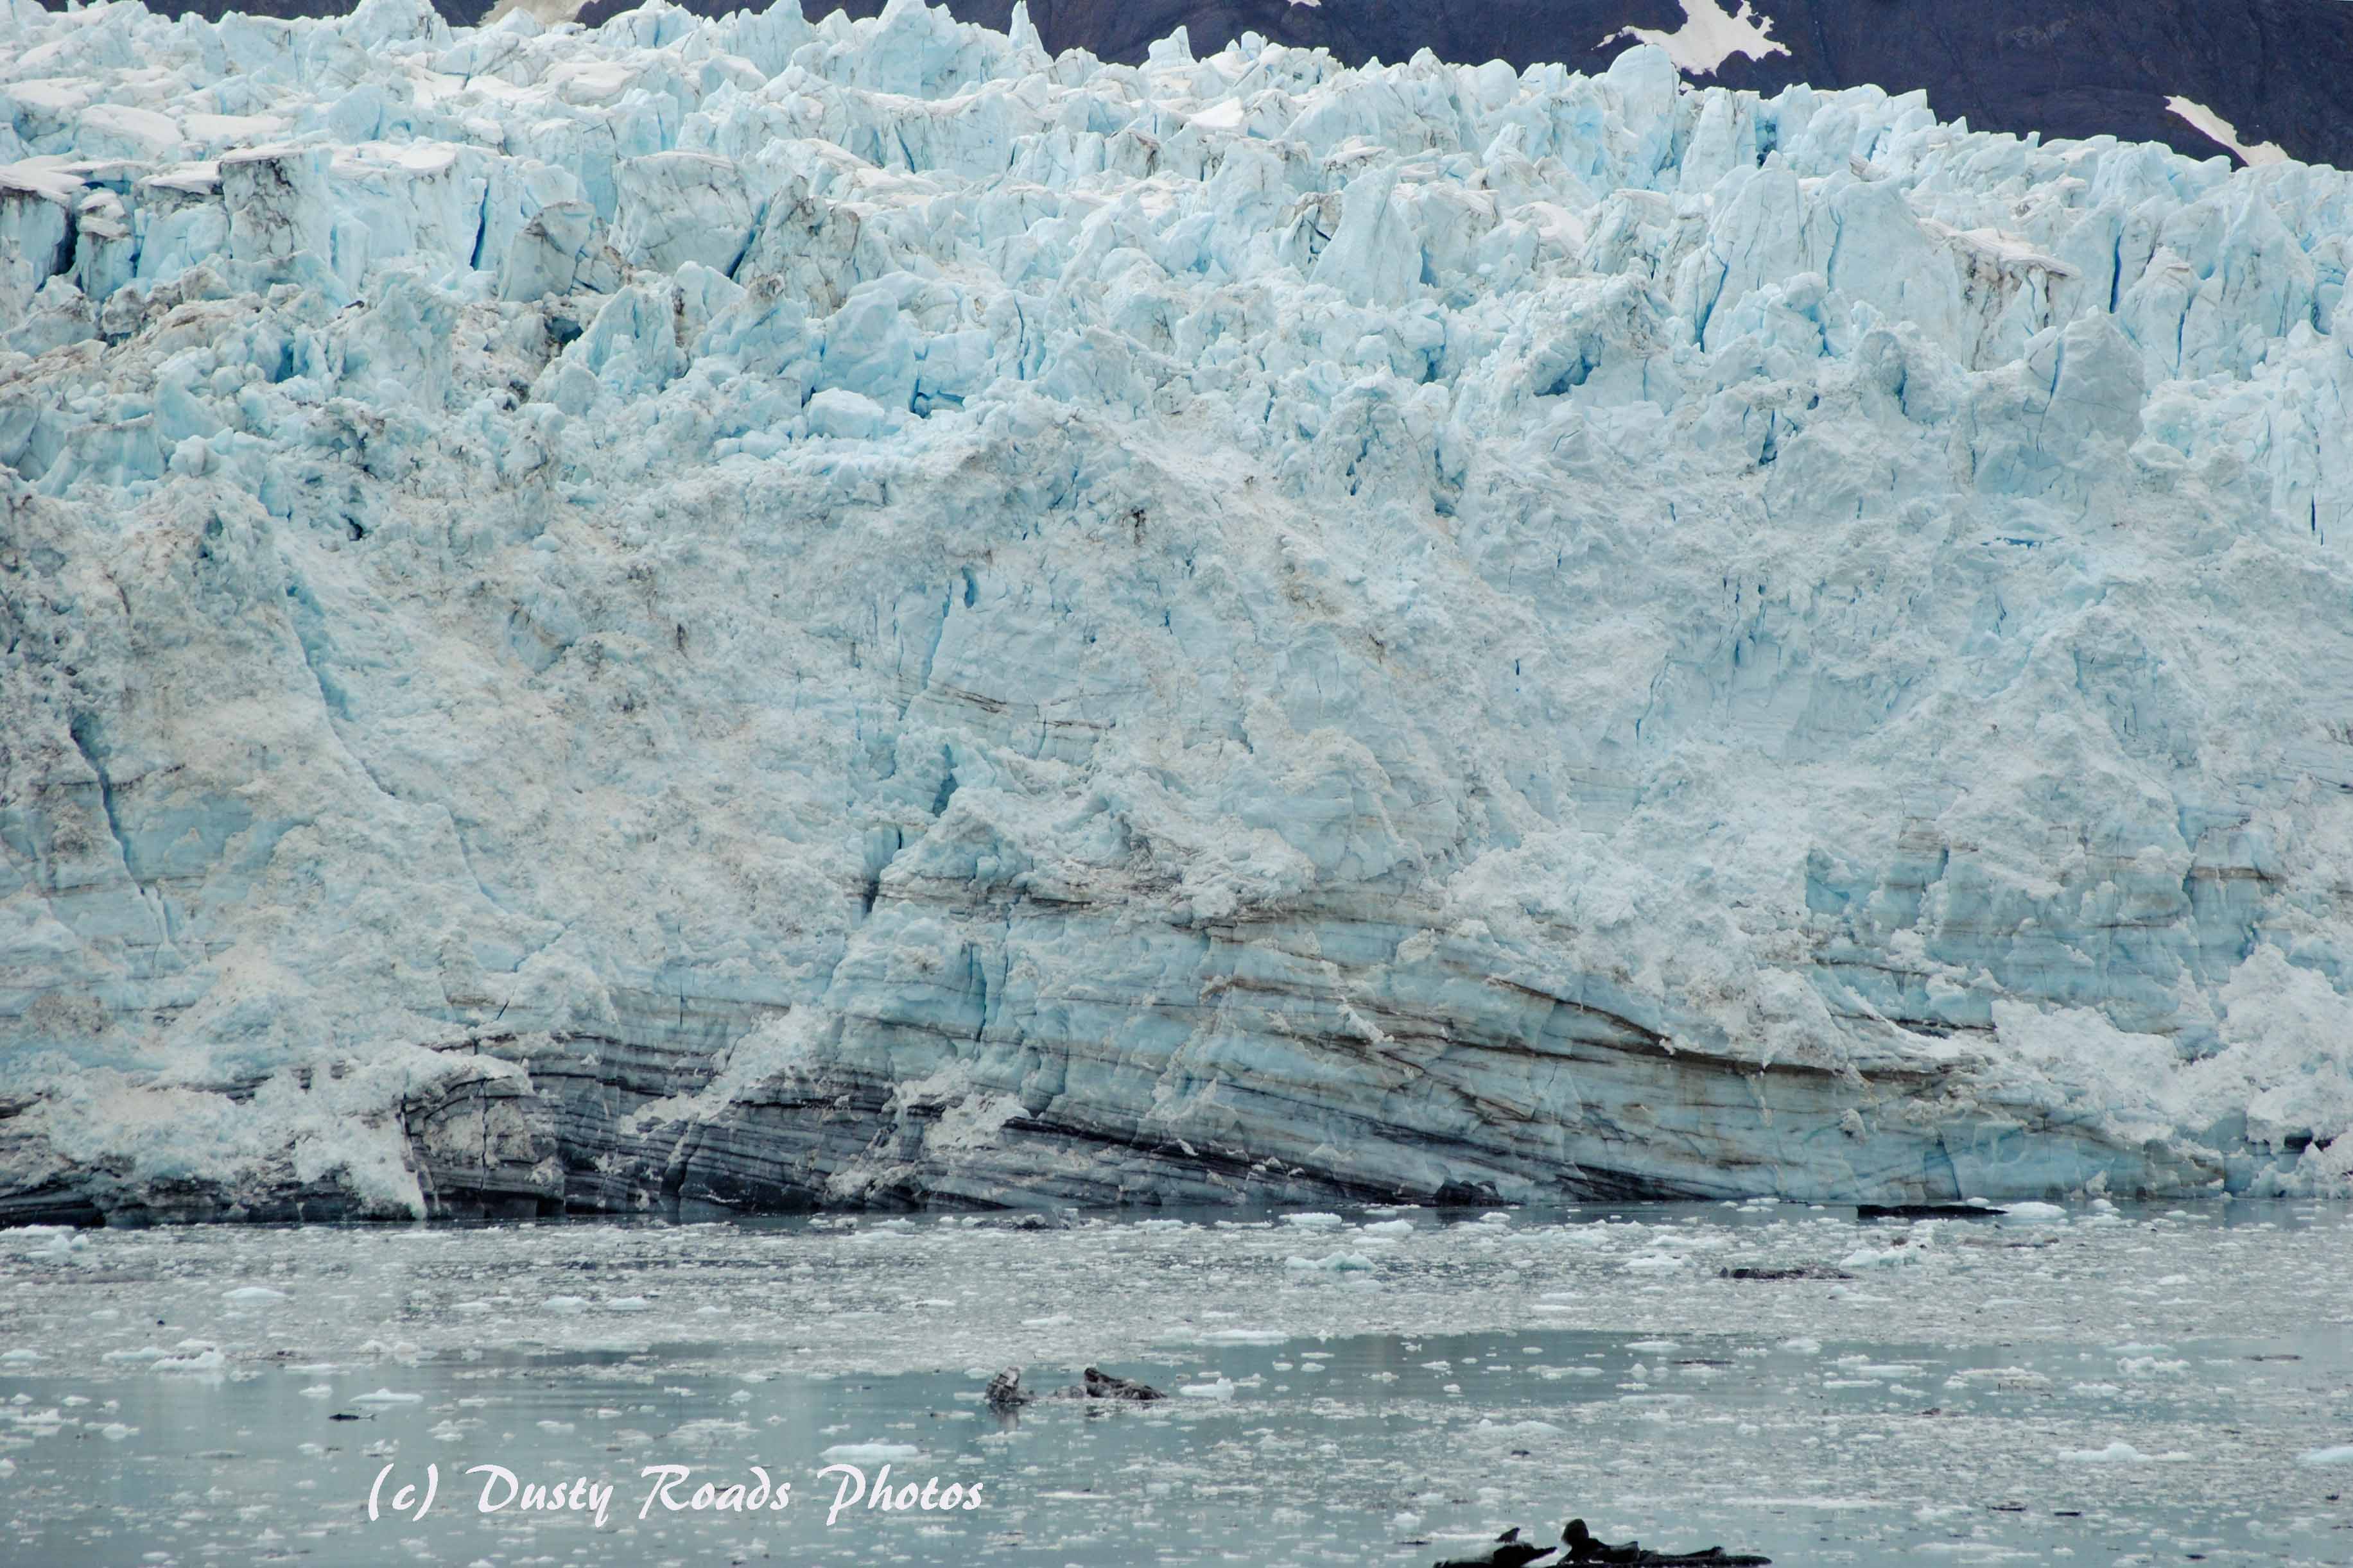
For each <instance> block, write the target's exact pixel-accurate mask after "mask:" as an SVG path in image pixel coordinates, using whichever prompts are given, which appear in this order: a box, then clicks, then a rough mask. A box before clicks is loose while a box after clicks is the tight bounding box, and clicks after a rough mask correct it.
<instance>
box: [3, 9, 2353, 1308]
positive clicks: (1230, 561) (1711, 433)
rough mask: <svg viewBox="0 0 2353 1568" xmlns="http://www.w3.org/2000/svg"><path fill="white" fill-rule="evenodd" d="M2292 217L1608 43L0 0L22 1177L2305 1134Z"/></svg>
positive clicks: (2196, 165)
mask: <svg viewBox="0 0 2353 1568" xmlns="http://www.w3.org/2000/svg"><path fill="white" fill-rule="evenodd" d="M1684 10H1685V12H1686V14H1687V17H1688V18H1689V20H1688V22H1687V25H1686V27H1685V28H1684V29H1683V31H1682V32H1681V33H1679V34H1677V35H1674V36H1675V37H1679V38H1683V39H1685V40H1686V41H1689V42H1692V43H1693V46H1694V47H1697V45H1698V44H1699V43H1702V42H1704V43H1705V44H1706V47H1708V48H1709V49H1711V50H1712V49H1715V48H1717V47H1719V46H1722V47H1734V46H1736V45H1738V46H1741V47H1748V48H1750V49H1751V51H1752V52H1753V51H1754V50H1755V49H1757V48H1763V47H1767V42H1768V40H1767V34H1766V31H1765V28H1766V23H1765V21H1764V20H1763V19H1762V18H1761V17H1758V16H1754V15H1752V12H1751V9H1750V8H1749V7H1747V6H1742V7H1740V8H1739V9H1738V10H1737V11H1727V10H1725V7H1723V6H1722V5H1715V4H1712V3H1711V4H1701V3H1699V0H1691V3H1689V4H1686V5H1685V6H1684ZM1744 17H1746V18H1748V20H1746V21H1743V20H1742V18H1744ZM1739 27H1747V28H1749V29H1750V31H1751V32H1753V33H1754V35H1755V37H1753V38H1749V37H1745V36H1744V37H1741V38H1735V37H1734V32H1735V31H1736V30H1737V29H1738V28H1739ZM2348 237H2353V176H2348V175H2347V174H2344V173H2342V172H2339V171H2335V170H2329V169H2325V168H2316V167H2309V166H2306V165H2302V164H2298V163H2291V162H2272V163H2263V164H2262V165H2261V166H2258V167H2252V168H2245V169H2235V170H2234V169H2233V167H2232V163H2231V161H2230V160H2229V159H2228V158H2225V157H2222V156H2220V155H2219V154H2218V156H2217V157H2215V158H2212V159H2210V160H2207V161H2205V162H2202V163H2200V162H2195V161H2191V160H2189V159H2185V158H2182V157H2179V156H2178V155H2175V154H2173V153H2169V152H2168V151H2166V150H2164V149H2162V148H2159V147H2154V146H2136V145H2120V144H2116V143H2115V142H2108V141H2104V140H2103V141H2094V142H2084V143H2080V144H2061V143H2051V144H2042V145H2037V144H2031V143H2030V142H2024V141H2021V140H2018V139H2015V138H2010V137H2005V136H1992V135H1986V134H1978V133H1973V132H1968V131H1967V130H1966V129H1964V128H1963V127H1961V126H1958V125H1955V124H1949V123H1945V122H1940V121H1938V120H1937V119H1936V117H1935V115H1934V114H1933V113H1932V112H1931V111H1930V110H1929V108H1928V106H1927V105H1926V103H1924V102H1923V101H1922V100H1921V99H1920V98H1919V97H1918V96H1917V95H1909V96H1902V97H1892V98H1891V97H1889V96H1887V95H1886V94H1884V93H1882V92H1879V91H1876V90H1874V89H1853V90H1849V91H1843V92H1836V93H1825V92H1816V91H1811V90H1809V89H1804V88H1793V89H1788V90H1787V91H1785V92H1782V93H1780V94H1779V95H1778V96H1777V97H1775V98H1773V99H1770V100H1760V99H1759V98H1757V96H1755V95H1753V94H1748V93H1739V92H1731V91H1726V90H1723V89H1704V90H1694V89H1689V88H1688V87H1687V86H1685V85H1683V84H1682V83H1681V82H1679V79H1678V77H1677V72H1676V70H1675V68H1674V66H1673V64H1672V61H1671V60H1670V59H1669V58H1668V57H1667V56H1666V55H1665V54H1663V53H1662V52H1660V51H1659V50H1657V49H1653V48H1636V49H1632V50H1630V51H1628V52H1627V53H1626V54H1624V55H1623V56H1621V57H1620V58H1619V59H1618V60H1617V62H1616V63H1615V64H1614V65H1613V66H1612V67H1611V68H1610V69H1609V71H1608V73H1607V74H1605V75H1602V76H1599V77H1594V78H1581V77H1572V76H1570V75H1568V74H1567V73H1566V72H1565V71H1563V70H1561V69H1559V68H1532V69H1529V70H1527V71H1525V72H1514V71H1513V70H1512V69H1510V68H1507V67H1504V66H1501V65H1498V64H1494V63H1489V64H1486V65H1470V64H1452V63H1447V62H1441V61H1438V60H1435V59H1432V58H1429V57H1427V56H1421V57H1417V58H1415V59H1412V60H1410V61H1407V62H1404V63H1401V64H1395V65H1387V66H1380V67H1376V68H1365V69H1361V70H1350V69H1343V68H1339V67H1337V66H1336V65H1335V64H1334V62H1333V61H1332V60H1331V59H1329V58H1325V57H1322V56H1316V55H1312V54H1307V53H1303V52H1299V51H1294V50H1290V49H1286V48H1282V47H1272V46H1269V45H1266V44H1264V43H1263V42H1262V41H1261V40H1259V39H1256V38H1245V39H1243V40H1241V41H1240V42H1239V43H1237V44H1235V45H1234V46H1232V47H1229V48H1226V49H1224V50H1222V51H1221V52H1219V53H1218V54H1216V55H1214V56H1211V57H1208V58H1196V57H1195V56H1194V55H1193V53H1192V52H1191V50H1190V48H1189V47H1187V44H1186V43H1185V41H1184V40H1183V39H1182V38H1176V39H1171V40H1168V41H1166V42H1165V43H1164V44H1163V45H1161V46H1160V47H1157V48H1155V51H1154V53H1153V56H1152V58H1151V59H1150V60H1149V61H1148V62H1147V63H1146V64H1145V65H1143V66H1141V67H1137V68H1129V67H1119V66H1106V65H1101V64H1098V63H1096V62H1094V61H1092V60H1090V59H1088V58H1083V57H1081V56H1076V55H1071V56H1065V57H1062V58H1058V59H1052V58H1048V57H1046V55H1045V54H1044V52H1043V51H1042V49H1041V48H1040V47H1039V40H1038V35H1037V33H1036V31H1035V29H1034V28H1032V27H1031V26H1029V21H1028V17H1027V15H1026V13H1025V12H1023V11H1021V10H1019V9H1018V8H1017V9H1016V11H1015V13H1014V18H1013V22H1012V25H1011V29H1010V31H1009V33H1007V34H998V33H995V32H990V31H987V30H985V29H981V28H976V27H971V26H959V25H957V24H955V23H954V22H952V21H951V20H950V19H949V18H948V17H947V16H946V15H945V13H944V12H935V11H927V10H925V9H924V8H923V7H922V6H921V5H916V4H913V3H911V0H892V3H891V4H890V5H888V6H887V7H886V8H885V9H884V11H883V13H882V14H881V16H879V17H876V18H872V19H868V20H862V21H857V22H851V21H849V20H848V19H847V18H844V17H840V16H836V17H833V18H831V19H829V20H828V21H826V22H823V23H820V24H815V25H812V24H809V23H807V22H805V21H804V20H803V19H802V17H801V16H800V15H799V13H798V11H797V8H795V7H793V6H790V5H786V6H780V7H778V8H776V9H775V10H772V11H767V12H739V13H737V14H735V15H733V16H729V17H725V18H722V19H718V20H707V19H701V18H697V17H694V16H690V15H688V14H687V13H685V12H682V11H679V10H676V9H672V8H669V7H665V6H660V5H657V6H653V7H649V8H648V9H645V10H640V11H637V12H633V13H630V14H628V15H627V16H620V17H617V18H616V19H614V20H613V21H611V22H609V23H607V24H606V25H605V26H601V27H599V28H596V29H595V30H593V31H589V30H583V29H581V28H579V27H577V26H572V25H568V24H567V25H564V26H554V27H550V26H544V25H543V24H542V23H541V22H540V21H538V20H535V19H534V18H533V16H532V15H531V14H530V13H529V12H528V11H527V10H522V9H518V10H515V11H512V12H510V13H508V14H507V15H506V16H503V17H502V18H501V20H500V21H499V22H498V23H497V24H495V25H494V26H489V27H485V28H481V29H479V30H467V29H451V28H449V27H448V26H445V25H444V24H443V23H442V22H441V21H440V20H438V18H437V17H436V16H434V14H433V13H432V12H431V11H430V10H429V9H428V8H427V7H426V6H425V5H423V4H422V3H421V0H365V3H364V4H363V5H360V6H359V7H358V9H357V10H355V11H354V12H353V14H352V15H351V16H346V17H343V18H339V19H331V20H323V21H294V22H277V21H269V20H264V19H258V18H251V17H242V16H239V17H230V18H227V19H226V20H223V21H221V22H218V23H208V22H205V21H203V20H201V19H198V18H196V17H194V16H190V17H186V18H182V19H178V20H165V19H163V18H160V17H155V16H149V15H148V14H146V13H145V12H143V11H142V10H141V9H140V8H139V7H137V6H136V5H107V6H100V7H92V8H87V9H83V10H80V11H73V12H54V13H53V12H50V11H47V10H45V9H42V8H41V7H40V6H39V5H36V4H34V3H33V0H7V3H6V6H5V10H0V342H5V351H4V352H0V464H5V469H0V506H5V528H0V628H5V635H0V649H5V651H0V1051H5V1056H0V1063H4V1064H5V1065H0V1096H5V1104H6V1107H7V1112H6V1116H5V1121H0V1213H5V1214H6V1215H14V1216H16V1217H48V1218H85V1217H92V1216H94V1215H116V1216H118V1217H122V1218H137V1217H142V1216H153V1217H166V1218H170V1217H205V1216H219V1217H238V1216H244V1217H290V1216H292V1215H297V1214H310V1215H322V1214H364V1215H406V1214H414V1213H419V1212H424V1211H426V1210H427V1209H428V1208H437V1209H442V1210H449V1211H457V1212H465V1211H470V1210H471V1211H480V1210H483V1209H487V1210H490V1211H491V1212H503V1213H515V1212H531V1211H533V1210H534V1209H539V1208H549V1209H552V1208H554V1207H557V1206H559V1205H567V1204H568V1205H573V1206H575V1207H603V1208H608V1209H613V1210H619V1211H628V1210H631V1209H634V1208H636V1207H638V1206H640V1205H657V1204H662V1203H666V1202H669V1201H670V1200H671V1199H673V1198H684V1199H687V1200H696V1199H702V1198H712V1199H717V1200H720V1201H723V1202H725V1203H728V1204H731V1205H763V1204H778V1205H793V1204H807V1203H812V1202H814V1203H818V1204H826V1205H859V1204H865V1203H884V1204H896V1203H904V1202H909V1201H919V1200H938V1201H944V1202H948V1203H961V1202H981V1203H986V1202H990V1201H996V1200H998V1199H1001V1198H1003V1197H1005V1196H1006V1195H1008V1194H1022V1195H1024V1196H1025V1197H1027V1198H1029V1199H1032V1200H1035V1199H1039V1198H1061V1199H1069V1200H1084V1201H1112V1200H1117V1199H1123V1198H1135V1197H1140V1196H1151V1197H1157V1198H1165V1199H1180V1200H1208V1199H1231V1198H1234V1197H1237V1196H1240V1195H1244V1194H1255V1195H1258V1196H1261V1197H1263V1198H1265V1199H1267V1200H1270V1201H1274V1202H1281V1203H1287V1204H1294V1205H1296V1204H1302V1203H1307V1204H1326V1205H1328V1204H1329V1203H1331V1202H1332V1201H1334V1199H1335V1196H1337V1195H1346V1194H1358V1195H1361V1194H1384V1195H1395V1194H1407V1195H1413V1196H1419V1197H1424V1198H1427V1197H1430V1196H1433V1195H1438V1194H1445V1195H1447V1196H1448V1197H1449V1198H1450V1200H1451V1201H1464V1200H1468V1201H1474V1202H1489V1203H1493V1202H1499V1201H1511V1200H1529V1199H1545V1198H1550V1197H1557V1196H1560V1195H1563V1194H1567V1195H1571V1196H1576V1195H1609V1194H1642V1193H1651V1194H1659V1193H1672V1194H1694V1195H1721V1194H1746V1193H1766V1194H1778V1195H1781V1196H1784V1197H1788V1198H1793V1199H1807V1200H1821V1199H1827V1198H1858V1197H1868V1198H1886V1197H1904V1198H1952V1197H1956V1196H1962V1195H1969V1194H1983V1195H1991V1196H2034V1197H2047V1196H2055V1195H2060V1194H2068V1193H2073V1192H2091V1193H2096V1192H2099V1191H2103V1190H2105V1191H2112V1192H2116V1193H2119V1194H2126V1193H2133V1192H2144V1191H2145V1192H2164V1193H2179V1194H2187V1193H2196V1192H2202V1191H2207V1190H2210V1189H2213V1188H2215V1187H2217V1186H2221V1187H2226V1188H2228V1189H2230V1190H2233V1191H2250V1190H2251V1191H2263V1192H2294V1193H2307V1192H2335V1191H2342V1190H2344V1188H2345V1185H2346V1183H2347V1180H2348V1172H2353V1138H2347V1137H2345V1136H2343V1134H2344V1133H2345V1132H2346V1131H2347V1130H2348V1127H2353V1001H2348V996H2347V991H2348V984H2353V977H2348V970H2347V964H2348V957H2353V927H2348V921H2353V912H2348V905H2347V902H2346V899H2345V896H2344V890H2343V889H2344V885H2345V874H2344V868H2345V867H2346V866H2347V865H2348V862H2353V728H2348V724H2353V719H2348V714H2347V712H2346V711H2345V710H2344V709H2343V703H2342V701H2341V700H2340V699H2341V696H2342V693H2343V692H2344V691H2345V690H2346V689H2348V680H2353V622H2348V618H2347V616H2345V614H2344V608H2345V605H2347V603H2348V595H2353V570H2348V561H2347V557H2346V553H2345V552H2346V550H2347V548H2348V540H2353V417H2348V405H2353V356H2348V353H2347V352H2346V344H2347V343H2348V342H2353V314H2348V310H2353V307H2348V304H2347V302H2346V294H2345V279H2346V272H2347V266H2348ZM892 1245H897V1243H895V1242H894V1243H892ZM1939 1245H1940V1246H1941V1245H1942V1244H1941V1243H1940V1244H1939ZM1385 1256H1386V1254H1385ZM1617 1261H1618V1262H1619V1263H1626V1264H1630V1265H1631V1266H1634V1267H1638V1268H1658V1269H1662V1270H1665V1271H1667V1272H1668V1273H1671V1274H1672V1273H1676V1272H1679V1271H1678V1269H1677V1262H1678V1259H1677V1258H1676V1257H1675V1256H1673V1255H1669V1254H1661V1255H1658V1256H1657V1257H1655V1258H1649V1259H1619V1260H1617ZM1615 1267H1616V1264H1613V1268H1615ZM1887 1272H1891V1273H1893V1272H1900V1271H1895V1270H1889V1271H1887ZM540 1299H541V1300H548V1298H546V1297H545V1296H543V1297H542V1298H540ZM575 1300H581V1301H583V1302H584V1304H585V1301H586V1298H575ZM298 1304H299V1303H289V1304H287V1305H285V1306H281V1307H278V1308H273V1310H272V1312H271V1314H270V1316H272V1317H273V1318H274V1317H276V1316H279V1315H280V1314H281V1313H282V1312H283V1311H285V1310H291V1309H292V1307H293V1306H295V1305H298ZM550 1308H551V1311H549V1312H546V1313H541V1314H539V1316H540V1317H541V1318H542V1319H545V1318H550V1317H558V1316H560V1315H561V1314H562V1312H563V1311H564V1310H565V1309H564V1308H562V1307H559V1306H556V1305H555V1302H554V1301H553V1300H551V1301H550ZM593 1321H598V1322H600V1323H606V1324H609V1323H610V1322H611V1319H609V1318H608V1317H607V1316H606V1315H604V1314H602V1313H599V1314H596V1315H595V1317H594V1319H593Z"/></svg>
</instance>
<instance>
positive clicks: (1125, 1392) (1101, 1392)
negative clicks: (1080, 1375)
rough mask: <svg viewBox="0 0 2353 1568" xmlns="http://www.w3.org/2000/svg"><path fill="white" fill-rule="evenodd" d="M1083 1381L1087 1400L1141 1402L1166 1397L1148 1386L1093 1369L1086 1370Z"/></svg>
mask: <svg viewBox="0 0 2353 1568" xmlns="http://www.w3.org/2000/svg"><path fill="white" fill-rule="evenodd" d="M1085 1379H1086V1381H1085V1382H1084V1384H1082V1387H1084V1388H1085V1390H1086V1394H1087V1397H1088V1398H1089V1399H1132V1400H1136V1401H1143V1400H1148V1399H1166V1398H1167V1397H1168V1396H1167V1395H1166V1394H1163V1393H1161V1392H1160V1391H1159V1390H1158V1389H1156V1388H1155V1387H1153V1386H1152V1385H1151V1384H1144V1383H1137V1382H1134V1380H1132V1379H1129V1378H1124V1377H1113V1376H1112V1375H1111V1373H1107V1372H1097V1371H1096V1370H1095V1369H1094V1368H1093V1367H1089V1368H1087V1370H1086V1373H1085Z"/></svg>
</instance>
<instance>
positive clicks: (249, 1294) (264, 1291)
mask: <svg viewBox="0 0 2353 1568" xmlns="http://www.w3.org/2000/svg"><path fill="white" fill-rule="evenodd" d="M286 1299H287V1296H286V1292H285V1291H283V1290H273V1289H270V1288H269V1286H267V1285H240V1286H238V1287H237V1289H234V1290H224V1291H222V1292H221V1300H224V1301H234V1302H237V1304H238V1305H239V1306H261V1305H263V1304H265V1303H267V1302H270V1301H283V1300H286Z"/></svg>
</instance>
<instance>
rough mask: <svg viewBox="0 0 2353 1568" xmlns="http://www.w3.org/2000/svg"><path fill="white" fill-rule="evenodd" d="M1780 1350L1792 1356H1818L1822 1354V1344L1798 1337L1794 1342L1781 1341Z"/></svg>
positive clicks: (1815, 1340)
mask: <svg viewBox="0 0 2353 1568" xmlns="http://www.w3.org/2000/svg"><path fill="white" fill-rule="evenodd" d="M1781 1348H1782V1349H1783V1350H1785V1351H1788V1352H1790V1353H1791V1354H1792V1355H1820V1354H1821V1353H1822V1342H1821V1341H1820V1340H1817V1339H1810V1338H1807V1337H1805V1336H1803V1335H1800V1336H1799V1337H1798V1338H1796V1339H1794V1340H1783V1341H1782V1342H1781Z"/></svg>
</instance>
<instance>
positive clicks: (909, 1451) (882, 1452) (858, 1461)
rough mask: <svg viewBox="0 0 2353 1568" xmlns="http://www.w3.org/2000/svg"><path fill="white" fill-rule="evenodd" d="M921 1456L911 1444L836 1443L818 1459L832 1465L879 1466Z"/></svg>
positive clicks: (920, 1451)
mask: <svg viewBox="0 0 2353 1568" xmlns="http://www.w3.org/2000/svg"><path fill="white" fill-rule="evenodd" d="M819 1457H820V1458H824V1459H825V1460H827V1461H828V1463H833V1464H843V1465H881V1464H896V1463H898V1462H900V1461H901V1460H904V1459H919V1458H923V1450H922V1449H921V1448H918V1447H915V1446H914V1445H913V1444H912V1443H836V1444H835V1445H834V1446H833V1447H830V1448H828V1449H827V1450H826V1451H825V1452H824V1454H822V1455H821V1456H819Z"/></svg>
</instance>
